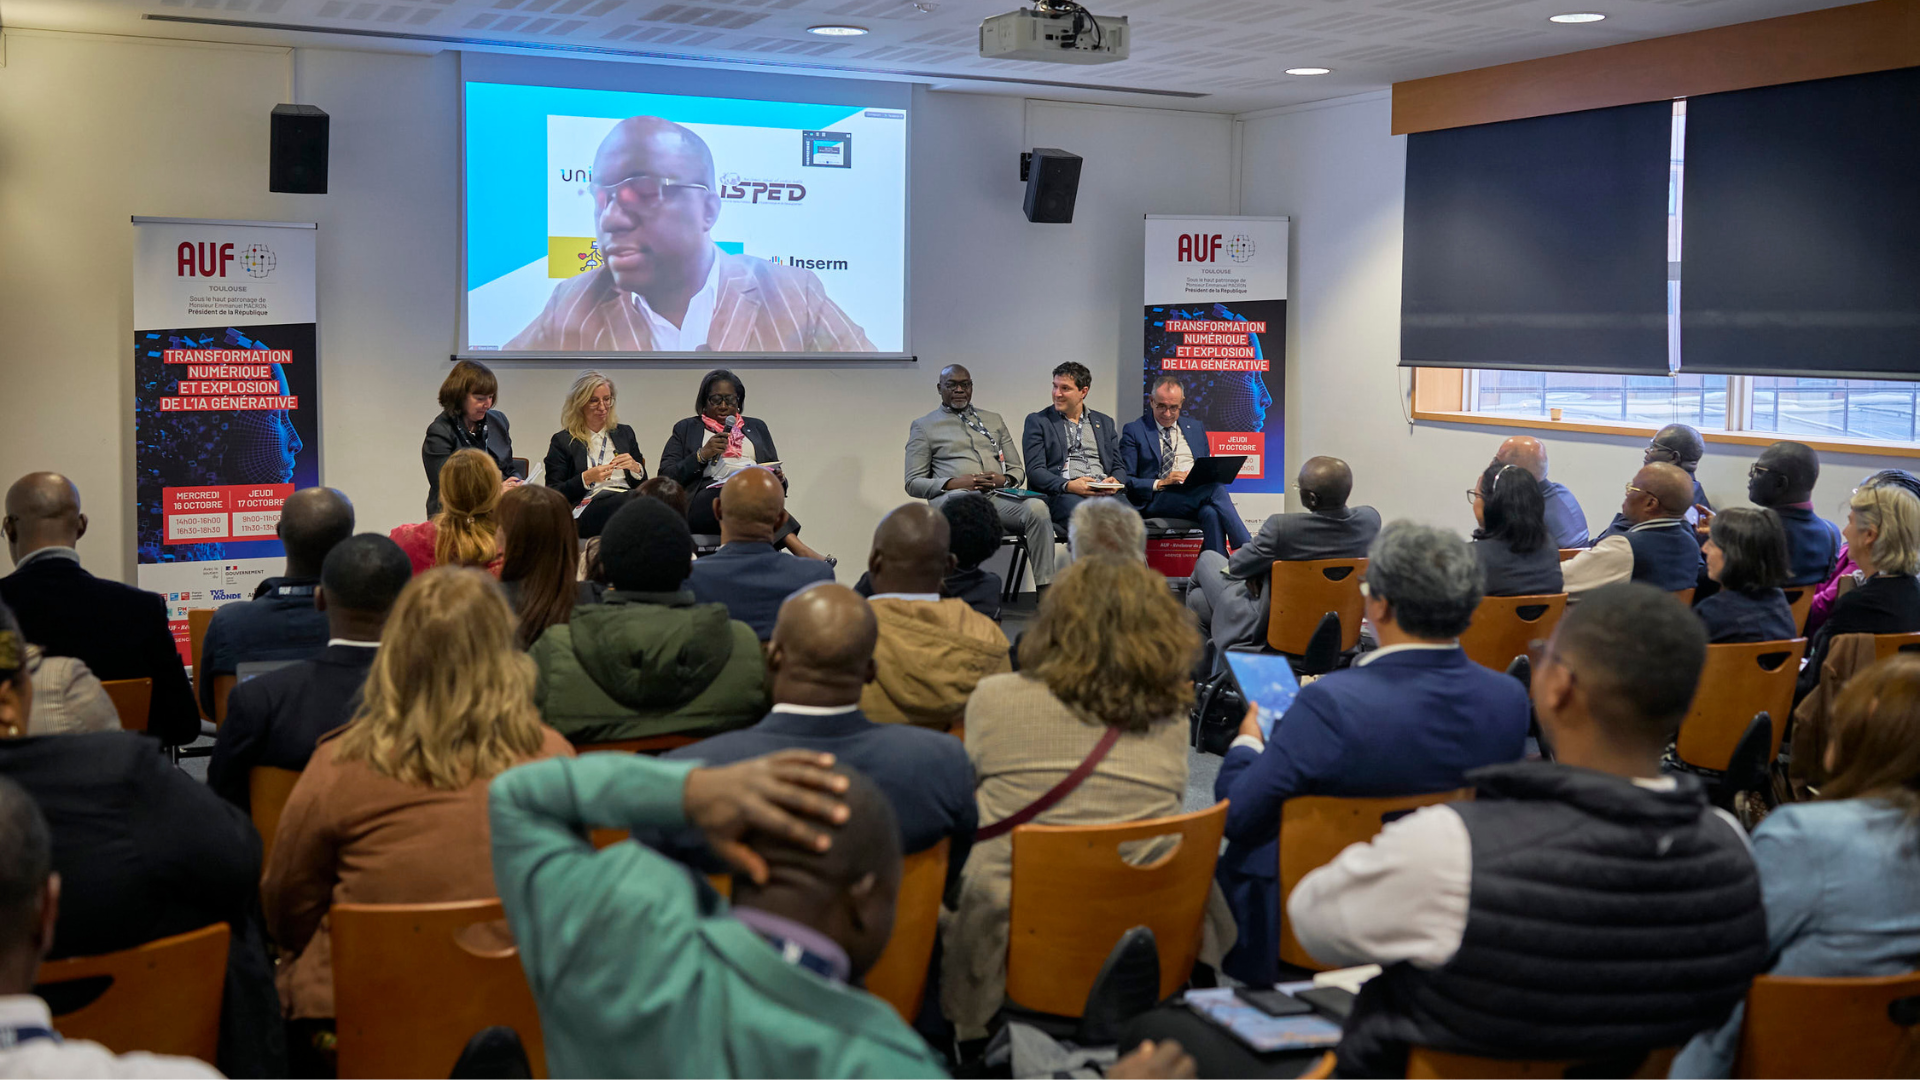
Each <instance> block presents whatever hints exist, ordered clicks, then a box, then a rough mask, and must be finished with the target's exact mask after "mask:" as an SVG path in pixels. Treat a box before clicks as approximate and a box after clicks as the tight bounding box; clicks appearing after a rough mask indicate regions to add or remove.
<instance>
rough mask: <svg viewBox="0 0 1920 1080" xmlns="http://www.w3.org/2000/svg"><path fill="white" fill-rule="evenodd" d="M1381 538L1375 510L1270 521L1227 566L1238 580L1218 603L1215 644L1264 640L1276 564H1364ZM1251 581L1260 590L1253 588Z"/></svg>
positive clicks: (1346, 510) (1291, 516)
mask: <svg viewBox="0 0 1920 1080" xmlns="http://www.w3.org/2000/svg"><path fill="white" fill-rule="evenodd" d="M1379 534H1380V511H1378V510H1375V509H1374V508H1373V507H1371V506H1348V507H1343V508H1341V509H1339V510H1328V511H1325V512H1320V511H1313V512H1308V513H1302V514H1275V515H1273V516H1272V517H1270V518H1268V519H1267V520H1266V523H1265V524H1263V525H1261V526H1260V531H1259V532H1258V533H1256V534H1254V537H1253V540H1252V541H1251V542H1250V543H1247V544H1245V545H1244V546H1242V547H1241V548H1240V549H1239V550H1238V551H1235V552H1234V553H1233V557H1232V558H1230V559H1228V560H1227V570H1226V576H1227V577H1229V578H1233V579H1234V580H1233V581H1232V582H1230V583H1229V586H1228V588H1227V589H1226V590H1225V591H1224V592H1222V593H1221V594H1220V597H1219V599H1217V600H1216V601H1214V606H1213V627H1212V635H1213V640H1214V641H1215V642H1217V643H1218V644H1219V645H1220V647H1221V648H1223V649H1224V648H1226V647H1227V646H1229V645H1240V644H1251V643H1253V642H1256V641H1264V640H1266V628H1267V612H1268V606H1269V604H1270V603H1271V600H1272V593H1271V591H1270V590H1268V589H1267V587H1266V585H1267V579H1268V577H1269V576H1271V574H1272V573H1273V564H1274V563H1276V562H1307V561H1310V560H1313V559H1359V558H1364V557H1365V556H1366V554H1367V549H1368V548H1370V547H1372V546H1373V538H1374V537H1375V536H1378V535H1379ZM1194 573H1195V574H1200V573H1202V570H1201V568H1199V567H1195V568H1194ZM1249 581H1253V582H1256V583H1257V584H1255V585H1253V586H1251V587H1250V586H1249V585H1248V582H1249Z"/></svg>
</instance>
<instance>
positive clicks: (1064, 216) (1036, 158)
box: [1021, 146, 1080, 224]
mask: <svg viewBox="0 0 1920 1080" xmlns="http://www.w3.org/2000/svg"><path fill="white" fill-rule="evenodd" d="M1021 157H1022V158H1023V159H1024V160H1022V162H1021V171H1022V174H1023V175H1022V179H1024V180H1026V182H1027V202H1026V211H1027V220H1028V221H1038V222H1043V223H1053V224H1065V223H1068V222H1071V221H1072V220H1073V197H1074V196H1075V195H1076V194H1078V193H1079V191H1080V155H1079V154H1069V153H1067V152H1066V151H1065V150H1055V149H1051V148H1049V147H1044V146H1036V147H1034V148H1033V153H1031V154H1023V155H1021Z"/></svg>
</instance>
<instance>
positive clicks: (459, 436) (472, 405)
mask: <svg viewBox="0 0 1920 1080" xmlns="http://www.w3.org/2000/svg"><path fill="white" fill-rule="evenodd" d="M499 394H500V382H499V380H498V379H495V378H494V377H493V371H492V369H490V368H488V367H487V365H485V364H482V363H479V362H477V361H474V360H462V361H460V362H459V363H457V364H455V365H453V370H452V371H449V372H447V378H446V381H445V382H442V383H441V384H440V415H439V416H436V417H434V418H433V423H431V424H428V425H427V437H426V439H425V440H424V441H423V442H421V444H420V462H421V464H422V465H424V466H426V470H427V517H429V518H431V517H433V516H434V515H435V514H438V513H439V512H440V466H442V465H445V464H446V463H447V459H448V458H450V457H452V456H453V454H454V451H456V450H465V449H467V448H468V447H471V448H473V449H475V450H484V451H486V453H487V456H488V457H490V458H492V459H493V463H494V464H495V465H498V466H500V473H501V475H502V476H505V477H506V478H507V486H508V487H512V486H513V485H515V484H518V483H519V482H520V481H522V480H525V479H526V478H527V474H526V470H525V467H524V466H522V465H520V464H519V463H517V462H515V461H514V460H513V435H512V433H511V431H510V430H509V428H508V424H507V414H506V413H503V412H501V411H500V410H498V409H496V408H494V407H493V403H494V401H495V400H496V399H497V398H498V396H499Z"/></svg>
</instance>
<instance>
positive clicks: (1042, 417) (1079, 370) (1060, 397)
mask: <svg viewBox="0 0 1920 1080" xmlns="http://www.w3.org/2000/svg"><path fill="white" fill-rule="evenodd" d="M1092 386H1093V372H1091V371H1088V370H1087V365H1085V364H1082V363H1078V362H1076V361H1073V360H1069V361H1067V362H1066V363H1064V364H1061V365H1059V366H1058V367H1056V368H1054V369H1053V404H1052V405H1049V406H1047V407H1046V408H1044V409H1041V410H1040V411H1039V412H1037V413H1028V414H1027V427H1026V431H1025V432H1024V433H1023V434H1022V436H1021V439H1020V451H1021V453H1022V454H1024V455H1025V456H1026V459H1027V484H1028V486H1029V487H1031V488H1032V489H1033V490H1035V491H1037V492H1039V493H1040V494H1041V495H1043V496H1045V497H1046V500H1047V506H1048V507H1049V509H1050V510H1051V512H1052V514H1053V523H1054V524H1055V525H1065V524H1066V523H1067V521H1068V520H1069V519H1071V518H1072V517H1073V511H1074V508H1075V507H1077V506H1079V505H1080V504H1081V502H1083V501H1084V500H1087V499H1098V498H1103V497H1104V498H1110V497H1112V496H1115V495H1118V494H1120V493H1121V492H1122V491H1125V490H1126V488H1125V485H1124V482H1123V481H1121V480H1120V478H1119V474H1120V473H1122V472H1123V471H1124V468H1123V467H1122V466H1121V464H1120V425H1118V424H1116V423H1114V422H1113V417H1111V416H1108V415H1107V414H1106V413H1103V412H1096V411H1095V410H1093V409H1089V408H1087V391H1088V389H1089V388H1091V387H1092ZM1094 484H1102V485H1106V484H1113V485H1119V486H1116V487H1113V488H1111V489H1110V490H1106V491H1097V490H1095V489H1094V488H1093V487H1092V485H1094Z"/></svg>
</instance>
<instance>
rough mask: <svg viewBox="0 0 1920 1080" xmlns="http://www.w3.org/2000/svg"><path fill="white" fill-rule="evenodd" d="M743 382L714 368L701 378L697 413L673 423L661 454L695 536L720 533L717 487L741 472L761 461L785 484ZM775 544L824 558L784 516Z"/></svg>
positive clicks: (790, 518) (769, 434) (776, 456)
mask: <svg viewBox="0 0 1920 1080" xmlns="http://www.w3.org/2000/svg"><path fill="white" fill-rule="evenodd" d="M746 407H747V384H746V383H744V382H742V381H741V379H740V376H738V375H735V374H734V373H733V372H731V371H728V370H727V369H725V368H716V369H715V370H713V371H709V372H707V374H706V375H705V376H704V377H703V378H702V379H701V380H700V389H699V391H698V392H697V393H695V394H694V396H693V408H694V412H695V415H693V416H689V417H687V418H686V419H685V420H682V421H680V422H679V423H677V424H675V425H673V434H672V435H670V436H668V437H667V447H666V449H664V450H662V451H660V475H661V476H665V477H670V478H671V479H673V480H676V481H678V482H679V483H680V484H681V486H682V487H684V488H685V489H686V492H687V510H686V514H687V524H688V526H689V527H690V528H692V529H693V531H694V532H696V533H700V534H702V535H712V534H713V533H717V532H719V531H720V522H719V520H718V519H717V518H716V517H715V515H714V512H713V506H714V503H715V502H716V501H717V500H718V499H719V497H720V485H721V484H722V483H725V482H726V480H727V478H728V477H730V476H732V475H733V474H734V473H737V472H739V471H740V470H741V469H744V468H747V467H748V466H750V465H756V464H759V463H761V462H765V463H766V467H767V468H769V469H771V470H772V471H773V475H774V476H775V477H776V478H778V479H779V481H780V487H781V488H782V489H783V490H784V489H785V488H786V486H787V474H786V473H785V472H784V471H782V469H781V463H780V451H779V450H777V449H775V448H774V445H773V432H772V431H771V430H770V429H768V427H767V422H766V421H765V420H762V419H760V418H759V417H757V416H745V415H743V414H742V410H744V409H746ZM773 546H774V547H778V548H785V549H786V550H788V551H790V552H792V553H793V554H795V555H798V556H800V557H801V558H803V559H817V560H821V561H825V560H826V556H824V555H822V554H820V553H819V552H817V551H815V550H813V549H812V548H810V547H808V546H807V545H806V542H805V541H803V540H801V539H800V522H799V521H797V520H795V519H794V518H793V516H792V515H788V516H787V519H786V521H784V522H782V523H781V525H780V527H779V529H777V530H775V532H774V536H773Z"/></svg>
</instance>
